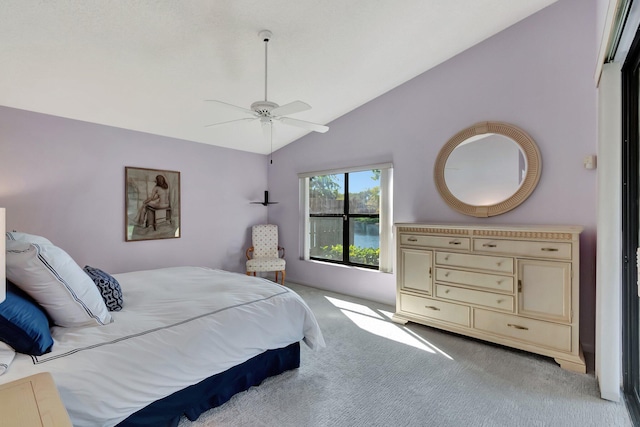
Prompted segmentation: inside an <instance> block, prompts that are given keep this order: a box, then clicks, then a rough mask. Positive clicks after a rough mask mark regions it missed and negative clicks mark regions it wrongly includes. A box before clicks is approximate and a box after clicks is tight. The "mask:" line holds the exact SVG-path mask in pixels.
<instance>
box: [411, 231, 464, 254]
mask: <svg viewBox="0 0 640 427" xmlns="http://www.w3.org/2000/svg"><path fill="white" fill-rule="evenodd" d="M400 244H401V245H413V246H427V247H430V248H449V249H459V250H465V251H468V250H469V249H470V248H471V239H469V238H468V237H446V236H423V235H420V234H401V235H400Z"/></svg>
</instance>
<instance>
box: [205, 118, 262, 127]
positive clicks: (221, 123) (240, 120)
mask: <svg viewBox="0 0 640 427" xmlns="http://www.w3.org/2000/svg"><path fill="white" fill-rule="evenodd" d="M252 120H258V118H257V117H245V118H243V119H235V120H228V121H226V122H220V123H212V124H210V125H205V126H204V127H206V128H208V127H211V126H218V125H224V124H227V123H233V122H246V121H249V122H250V121H252Z"/></svg>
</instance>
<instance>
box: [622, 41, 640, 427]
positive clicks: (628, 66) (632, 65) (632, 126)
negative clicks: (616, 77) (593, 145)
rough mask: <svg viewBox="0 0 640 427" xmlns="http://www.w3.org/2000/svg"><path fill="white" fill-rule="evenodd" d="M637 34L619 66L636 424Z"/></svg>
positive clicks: (627, 367) (639, 384)
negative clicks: (620, 66)
mask: <svg viewBox="0 0 640 427" xmlns="http://www.w3.org/2000/svg"><path fill="white" fill-rule="evenodd" d="M639 94H640V37H639V36H638V33H636V37H635V39H634V41H633V43H632V45H631V48H630V50H629V54H628V56H627V59H626V60H625V63H624V66H623V68H622V103H623V105H622V109H623V111H622V116H623V117H622V128H623V129H622V134H623V145H622V262H623V265H622V354H623V361H622V363H623V391H624V396H625V400H626V403H627V408H628V410H629V413H630V415H631V418H632V420H633V422H634V425H639V424H640V351H639V347H640V316H639V311H638V306H639V305H638V268H637V248H638V246H639V244H638V242H639V241H640V236H639V235H638V233H639V231H640V227H639V224H640V209H639V208H638V195H639V193H638V188H639V183H640V165H639V164H638V162H639V161H640V156H639V152H640V150H639V149H638V144H639V143H640V126H639V123H640V118H639V117H638V115H639V114H640V106H639V105H638V103H639V102H640V96H639Z"/></svg>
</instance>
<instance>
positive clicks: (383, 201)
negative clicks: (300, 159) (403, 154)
mask: <svg viewBox="0 0 640 427" xmlns="http://www.w3.org/2000/svg"><path fill="white" fill-rule="evenodd" d="M370 170H380V213H379V214H355V213H349V184H348V178H347V177H346V176H345V188H344V191H345V203H344V209H343V213H342V214H325V215H322V214H311V213H310V212H309V181H310V179H311V178H312V177H315V176H323V175H348V174H349V173H353V172H364V171H370ZM298 178H299V180H300V219H301V220H300V235H301V247H300V249H301V253H302V256H301V259H303V260H307V261H314V262H322V263H328V264H337V265H342V266H346V267H357V268H367V269H370V270H374V271H375V270H377V271H382V272H386V273H391V272H392V270H393V259H392V254H393V250H392V248H391V245H392V242H393V221H392V206H393V200H392V194H393V191H392V189H393V165H392V164H391V163H381V164H373V165H366V166H360V167H351V168H342V169H332V170H324V171H315V172H307V173H300V174H298ZM345 216H346V219H345ZM312 217H325V218H329V217H336V218H340V217H342V218H343V221H344V222H343V223H346V224H347V226H345V227H344V228H343V237H342V243H344V242H348V241H349V226H348V224H349V219H352V218H368V217H377V218H378V220H379V221H378V224H379V229H380V232H379V235H380V242H379V244H380V246H379V247H380V256H379V259H378V265H377V266H372V265H367V264H360V263H355V262H351V261H349V251H348V250H346V251H343V259H342V260H341V261H338V260H327V259H322V258H312V257H311V256H310V242H309V240H310V239H309V237H310V218H312ZM348 246H349V245H346V247H347V248H348Z"/></svg>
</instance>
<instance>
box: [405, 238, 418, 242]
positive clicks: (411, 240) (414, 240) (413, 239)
mask: <svg viewBox="0 0 640 427" xmlns="http://www.w3.org/2000/svg"><path fill="white" fill-rule="evenodd" d="M407 240H408V241H410V242H417V241H418V238H417V237H409V238H408V239H407Z"/></svg>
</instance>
